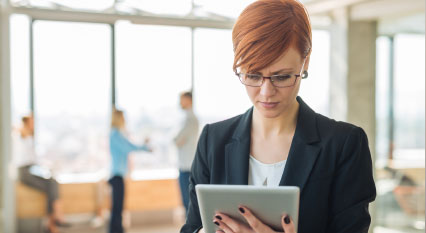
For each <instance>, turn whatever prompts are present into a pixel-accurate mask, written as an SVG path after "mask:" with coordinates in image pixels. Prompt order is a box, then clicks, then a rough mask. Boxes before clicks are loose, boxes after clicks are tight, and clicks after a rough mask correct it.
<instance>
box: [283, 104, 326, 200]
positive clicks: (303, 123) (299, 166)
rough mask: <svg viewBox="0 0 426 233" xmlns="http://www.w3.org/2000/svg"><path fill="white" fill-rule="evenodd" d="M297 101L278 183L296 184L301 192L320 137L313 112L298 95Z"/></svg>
mask: <svg viewBox="0 0 426 233" xmlns="http://www.w3.org/2000/svg"><path fill="white" fill-rule="evenodd" d="M297 101H298V102H299V105H300V106H299V115H298V119H297V125H296V132H295V134H294V137H293V141H292V143H291V148H290V152H289V155H288V159H287V163H286V166H285V170H284V173H283V175H282V177H281V181H280V185H281V186H298V187H299V188H300V192H301V193H302V191H303V187H304V186H305V183H306V181H307V180H308V177H309V175H310V173H311V170H312V168H313V167H314V164H315V162H316V160H317V157H318V154H319V153H320V151H321V147H320V146H318V145H317V144H316V142H319V141H320V138H319V136H318V131H317V125H316V115H315V112H314V111H313V110H312V109H310V108H309V106H308V105H306V104H305V103H304V102H303V100H302V99H301V98H300V97H297Z"/></svg>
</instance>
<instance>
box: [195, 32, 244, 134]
mask: <svg viewBox="0 0 426 233" xmlns="http://www.w3.org/2000/svg"><path fill="white" fill-rule="evenodd" d="M194 38H195V39H194V50H195V51H194V53H195V54H194V66H195V67H194V70H195V71H194V73H195V80H194V108H195V110H196V111H197V113H198V117H199V121H200V126H201V127H200V128H202V127H203V125H205V124H206V123H212V122H216V121H220V120H224V119H227V118H229V117H233V116H236V115H239V114H242V113H244V112H245V111H246V110H247V109H248V108H250V107H251V102H250V100H249V98H248V96H247V94H246V91H245V88H244V86H243V85H242V84H241V83H240V81H239V80H238V78H237V76H235V74H234V72H233V70H232V64H233V61H234V55H233V49H232V37H231V30H220V29H196V30H195V35H194Z"/></svg>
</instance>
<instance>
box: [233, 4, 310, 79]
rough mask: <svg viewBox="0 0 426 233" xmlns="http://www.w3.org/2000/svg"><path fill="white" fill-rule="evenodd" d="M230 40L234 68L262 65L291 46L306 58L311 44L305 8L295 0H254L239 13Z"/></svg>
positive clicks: (262, 66)
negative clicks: (232, 47) (232, 48)
mask: <svg viewBox="0 0 426 233" xmlns="http://www.w3.org/2000/svg"><path fill="white" fill-rule="evenodd" d="M232 41H233V46H234V65H233V70H234V71H235V72H236V71H237V68H243V69H245V70H247V71H259V70H261V69H264V68H266V67H268V66H269V65H271V64H272V63H273V62H274V61H275V60H277V59H278V58H279V57H281V55H282V54H283V53H284V52H285V51H287V50H288V48H289V47H291V46H295V48H296V49H297V50H298V51H299V53H300V55H301V56H302V58H306V57H307V56H308V55H309V54H310V52H311V48H312V29H311V23H310V21H309V16H308V12H307V11H306V9H305V7H304V6H303V5H302V4H301V3H300V2H298V1H297V0H259V1H256V2H254V3H252V4H250V5H249V6H247V7H246V8H245V9H244V11H243V12H242V13H241V15H240V16H239V17H238V19H237V22H236V23H235V25H234V28H233V31H232Z"/></svg>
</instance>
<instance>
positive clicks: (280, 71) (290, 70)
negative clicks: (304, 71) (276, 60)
mask: <svg viewBox="0 0 426 233" xmlns="http://www.w3.org/2000/svg"><path fill="white" fill-rule="evenodd" d="M292 71H293V69H292V68H284V69H280V70H277V71H274V72H272V73H271V74H272V75H275V74H279V73H282V72H292Z"/></svg>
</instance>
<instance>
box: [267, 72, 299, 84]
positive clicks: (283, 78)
mask: <svg viewBox="0 0 426 233" xmlns="http://www.w3.org/2000/svg"><path fill="white" fill-rule="evenodd" d="M271 81H272V84H273V85H274V86H276V87H289V86H293V85H294V83H295V81H296V75H290V74H285V75H273V76H272V77H271Z"/></svg>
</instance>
